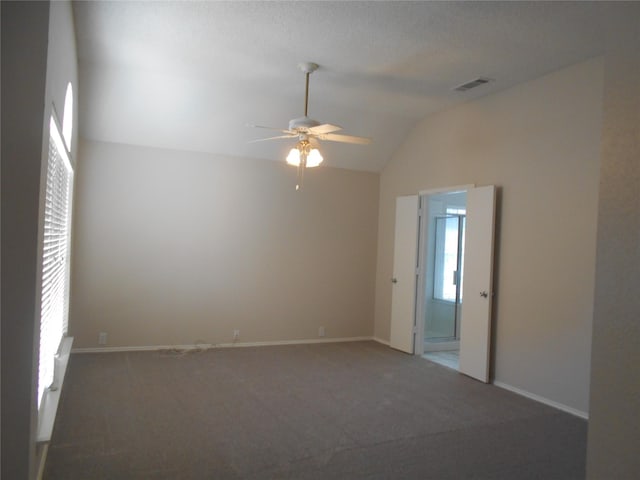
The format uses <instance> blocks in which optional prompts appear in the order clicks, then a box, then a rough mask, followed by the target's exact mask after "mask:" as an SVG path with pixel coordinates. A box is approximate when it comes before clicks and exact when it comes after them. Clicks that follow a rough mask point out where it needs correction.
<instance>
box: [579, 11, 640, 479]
mask: <svg viewBox="0 0 640 480" xmlns="http://www.w3.org/2000/svg"><path fill="white" fill-rule="evenodd" d="M627 8H629V9H630V8H634V9H635V11H633V10H627V17H626V21H625V22H618V23H616V24H614V25H612V28H611V31H610V32H609V37H608V42H609V44H608V51H607V54H606V57H605V58H606V60H605V66H606V69H605V87H604V118H603V129H602V168H601V170H600V197H599V209H598V210H599V211H598V243H597V263H596V273H597V275H596V279H597V280H596V285H595V307H594V320H593V355H592V363H591V365H592V366H591V369H592V375H591V416H590V420H589V436H588V448H587V478H589V479H592V480H599V479H602V478H615V479H619V480H631V479H637V478H640V455H638V445H640V415H639V414H638V399H640V381H639V373H638V369H639V368H640V321H639V319H640V296H639V295H638V287H639V285H640V93H639V91H638V85H640V55H639V54H638V52H640V5H638V4H635V5H633V6H630V5H627Z"/></svg>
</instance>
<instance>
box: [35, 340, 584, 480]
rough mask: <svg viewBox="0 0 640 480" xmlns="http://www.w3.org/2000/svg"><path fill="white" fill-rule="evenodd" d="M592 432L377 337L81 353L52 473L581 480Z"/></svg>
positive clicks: (65, 396) (65, 395)
mask: <svg viewBox="0 0 640 480" xmlns="http://www.w3.org/2000/svg"><path fill="white" fill-rule="evenodd" d="M586 431H587V424H586V422H585V421H584V420H581V419H579V418H576V417H573V416H571V415H568V414H565V413H562V412H559V411H557V410H555V409H552V408H550V407H547V406H544V405H541V404H539V403H536V402H533V401H531V400H528V399H526V398H523V397H520V396H517V395H515V394H512V393H510V392H508V391H505V390H502V389H499V388H497V387H493V386H491V385H484V384H482V383H479V382H476V381H474V380H472V379H470V378H467V377H465V376H464V375H460V374H459V373H457V372H455V371H453V370H451V369H448V368H445V367H442V366H440V365H437V364H434V363H431V362H429V361H427V360H425V359H423V358H420V357H413V356H409V355H405V354H403V353H400V352H396V351H394V350H392V349H390V348H388V347H385V346H383V345H380V344H378V343H375V342H354V343H334V344H316V345H291V346H278V347H257V348H226V349H210V350H205V351H202V352H199V353H187V354H176V353H175V352H135V353H103V354H74V355H72V358H71V360H70V364H69V368H68V372H67V378H66V379H65V386H64V388H63V391H62V398H61V404H60V407H59V411H58V417H57V419H56V424H55V427H54V433H53V439H52V442H51V444H50V447H49V453H48V458H47V464H46V467H45V475H44V478H45V479H46V480H54V479H55V480H57V479H64V480H74V479H83V480H84V479H323V480H324V479H331V480H337V479H405V478H407V479H408V478H412V479H509V480H513V479H516V480H519V479H545V480H551V479H563V480H564V479H582V478H584V475H585V467H584V466H585V449H586Z"/></svg>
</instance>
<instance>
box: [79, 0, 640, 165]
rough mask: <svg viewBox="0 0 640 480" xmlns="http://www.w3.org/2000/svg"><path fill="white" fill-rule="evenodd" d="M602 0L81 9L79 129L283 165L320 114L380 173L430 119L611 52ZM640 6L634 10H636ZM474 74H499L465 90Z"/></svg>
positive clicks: (93, 135) (345, 159)
mask: <svg viewBox="0 0 640 480" xmlns="http://www.w3.org/2000/svg"><path fill="white" fill-rule="evenodd" d="M622 7H623V5H622V4H615V3H613V4H612V3H607V2H605V3H599V2H566V3H565V2H158V3H155V2H77V3H75V4H74V15H75V22H76V31H77V42H78V56H79V62H80V89H79V91H80V119H81V135H82V136H84V137H85V138H89V139H94V140H102V141H109V142H119V143H128V144H133V145H145V146H153V147H161V148H171V149H178V150H191V151H201V152H211V153H214V154H222V155H232V156H240V157H254V158H264V159H270V160H282V159H283V158H284V156H285V152H286V150H287V149H288V148H290V147H291V143H293V142H291V141H274V142H261V143H253V144H250V143H247V142H248V141H249V140H251V139H255V138H261V137H266V136H270V132H268V131H265V130H258V129H252V128H249V127H247V126H246V125H247V124H248V123H255V124H259V125H270V126H275V127H281V128H286V126H287V124H288V121H289V119H291V118H294V117H299V116H302V114H303V106H304V104H303V100H304V75H303V74H302V73H301V72H300V71H299V70H298V69H297V64H298V63H299V62H304V61H313V62H316V63H318V64H320V69H319V70H318V71H317V72H315V73H314V74H313V75H312V76H311V87H310V88H311V90H310V100H309V115H310V116H311V117H313V118H315V119H317V120H319V121H320V122H323V123H324V122H327V123H329V122H330V123H334V124H337V125H340V126H342V127H343V128H344V131H343V132H340V133H345V134H351V135H359V136H367V137H371V138H372V139H373V142H372V143H371V145H368V146H360V145H348V144H336V143H331V142H324V143H323V144H322V147H321V148H322V152H323V154H324V157H325V163H326V164H327V165H331V166H337V167H343V168H351V169H357V170H371V171H379V170H381V169H382V168H383V167H384V165H385V164H386V162H388V161H389V159H390V158H391V156H392V155H393V152H394V151H395V150H396V149H397V148H398V146H399V145H400V144H401V143H402V141H403V140H404V138H405V137H406V135H407V134H408V133H409V131H410V130H411V129H412V128H413V126H414V125H415V124H416V122H417V121H419V120H420V119H422V118H424V117H425V116H427V115H428V114H430V113H432V112H434V111H437V110H441V109H443V108H447V107H450V106H452V105H455V104H457V103H460V102H464V101H468V100H469V99H472V98H476V97H478V96H482V95H486V94H488V93H492V92H495V91H498V90H502V89H505V88H508V87H510V86H513V85H515V84H518V83H521V82H523V81H526V80H529V79H532V78H536V77H539V76H541V75H544V74H545V73H548V72H551V71H554V70H557V69H559V68H562V67H564V66H566V65H570V64H572V63H576V62H579V61H581V60H584V59H587V58H590V57H593V56H596V55H599V54H601V53H602V51H603V43H604V33H603V32H604V27H605V25H604V21H605V20H604V19H605V18H606V17H607V16H611V15H615V14H619V13H620V9H621V8H622ZM636 11H637V10H636ZM478 76H484V77H489V78H492V79H495V81H494V82H492V83H490V84H488V85H484V86H481V87H479V88H477V89H474V90H471V91H468V92H464V93H460V92H454V91H452V88H453V87H455V86H457V85H459V84H461V83H464V82H466V81H468V80H471V79H474V78H476V77H478Z"/></svg>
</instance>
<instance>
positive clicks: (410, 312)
mask: <svg viewBox="0 0 640 480" xmlns="http://www.w3.org/2000/svg"><path fill="white" fill-rule="evenodd" d="M417 253H418V196H417V195H410V196H406V197H398V198H397V199H396V227H395V242H394V249H393V279H391V281H392V282H393V283H392V289H393V290H392V295H391V335H390V339H389V345H390V346H391V347H392V348H395V349H397V350H401V351H403V352H406V353H413V336H414V325H415V303H416V263H417Z"/></svg>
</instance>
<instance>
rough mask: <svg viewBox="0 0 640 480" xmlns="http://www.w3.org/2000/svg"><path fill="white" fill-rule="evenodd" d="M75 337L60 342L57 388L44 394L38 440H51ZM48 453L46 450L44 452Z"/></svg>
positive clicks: (55, 379)
mask: <svg viewBox="0 0 640 480" xmlns="http://www.w3.org/2000/svg"><path fill="white" fill-rule="evenodd" d="M72 344H73V337H65V338H63V339H62V342H60V350H59V353H58V355H56V358H55V367H54V368H55V372H54V375H53V378H54V385H55V388H54V389H52V387H49V388H47V389H46V390H45V392H44V394H43V395H42V404H41V405H40V412H39V415H38V434H37V437H36V439H37V440H36V441H37V442H48V441H50V440H51V433H52V432H53V424H54V422H55V419H56V412H57V411H58V403H59V402H60V392H61V391H62V383H63V382H64V374H65V373H66V371H67V365H68V363H69V353H71V345H72ZM44 454H45V455H46V451H45V453H44Z"/></svg>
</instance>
